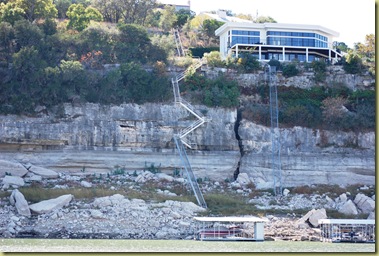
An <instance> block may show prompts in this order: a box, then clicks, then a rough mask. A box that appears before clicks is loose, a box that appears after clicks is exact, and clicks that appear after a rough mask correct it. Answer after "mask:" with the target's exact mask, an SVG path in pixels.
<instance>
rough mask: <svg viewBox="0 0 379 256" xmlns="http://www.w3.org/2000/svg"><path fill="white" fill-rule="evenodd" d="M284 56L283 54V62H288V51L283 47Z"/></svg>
mask: <svg viewBox="0 0 379 256" xmlns="http://www.w3.org/2000/svg"><path fill="white" fill-rule="evenodd" d="M282 54H283V61H285V60H286V49H285V47H283V51H282Z"/></svg>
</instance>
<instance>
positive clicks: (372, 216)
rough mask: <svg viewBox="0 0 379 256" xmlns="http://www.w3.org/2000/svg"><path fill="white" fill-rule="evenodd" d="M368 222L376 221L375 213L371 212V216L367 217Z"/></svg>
mask: <svg viewBox="0 0 379 256" xmlns="http://www.w3.org/2000/svg"><path fill="white" fill-rule="evenodd" d="M367 219H368V220H375V212H370V214H369V215H368V217H367Z"/></svg>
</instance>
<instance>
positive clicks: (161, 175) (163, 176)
mask: <svg viewBox="0 0 379 256" xmlns="http://www.w3.org/2000/svg"><path fill="white" fill-rule="evenodd" d="M155 177H157V178H158V180H165V181H168V182H173V181H174V177H172V176H170V175H167V174H165V173H157V174H155Z"/></svg>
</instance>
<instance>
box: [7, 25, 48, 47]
mask: <svg viewBox="0 0 379 256" xmlns="http://www.w3.org/2000/svg"><path fill="white" fill-rule="evenodd" d="M14 30H15V39H16V43H17V46H18V49H21V48H22V47H25V46H35V47H41V46H42V43H43V37H44V34H43V32H42V31H41V29H40V28H39V27H38V26H37V25H35V24H32V23H30V22H29V21H27V20H19V21H17V22H16V23H15V25H14Z"/></svg>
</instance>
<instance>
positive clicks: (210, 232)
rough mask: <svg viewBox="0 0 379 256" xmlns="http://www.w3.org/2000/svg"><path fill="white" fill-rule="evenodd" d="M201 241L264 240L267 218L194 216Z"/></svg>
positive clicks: (196, 236)
mask: <svg viewBox="0 0 379 256" xmlns="http://www.w3.org/2000/svg"><path fill="white" fill-rule="evenodd" d="M194 219H195V220H196V221H197V223H198V224H197V226H196V231H195V239H196V240H200V241H264V223H265V222H268V220H266V219H262V218H258V217H232V216H231V217H194Z"/></svg>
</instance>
